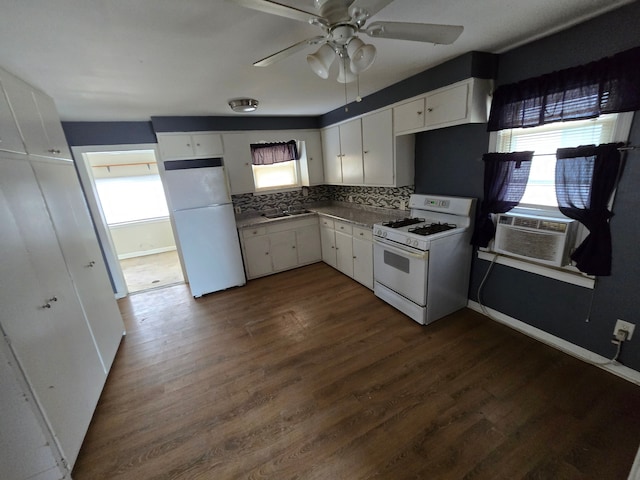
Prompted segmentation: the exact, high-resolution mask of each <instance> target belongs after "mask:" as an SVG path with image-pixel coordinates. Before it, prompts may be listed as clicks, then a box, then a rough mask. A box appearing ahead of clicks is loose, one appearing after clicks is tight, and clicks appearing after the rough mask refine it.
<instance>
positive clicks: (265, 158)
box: [251, 140, 299, 165]
mask: <svg viewBox="0 0 640 480" xmlns="http://www.w3.org/2000/svg"><path fill="white" fill-rule="evenodd" d="M298 158H299V157H298V146H297V144H296V141H295V140H289V141H288V142H278V143H252V144H251V163H253V164H254V165H273V164H274V163H282V162H290V161H291V160H298Z"/></svg>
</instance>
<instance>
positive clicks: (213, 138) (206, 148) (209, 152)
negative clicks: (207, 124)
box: [191, 133, 224, 157]
mask: <svg viewBox="0 0 640 480" xmlns="http://www.w3.org/2000/svg"><path fill="white" fill-rule="evenodd" d="M191 140H192V144H193V149H194V153H195V154H196V156H199V157H204V156H212V157H219V156H222V154H223V153H224V151H223V149H222V136H221V135H220V134H219V133H194V134H193V135H192V136H191Z"/></svg>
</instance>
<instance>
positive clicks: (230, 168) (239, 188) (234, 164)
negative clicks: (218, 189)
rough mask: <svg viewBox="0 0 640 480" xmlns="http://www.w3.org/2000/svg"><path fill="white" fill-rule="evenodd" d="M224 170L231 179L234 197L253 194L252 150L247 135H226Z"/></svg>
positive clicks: (223, 137)
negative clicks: (241, 194)
mask: <svg viewBox="0 0 640 480" xmlns="http://www.w3.org/2000/svg"><path fill="white" fill-rule="evenodd" d="M222 139H223V142H224V155H223V158H224V168H225V169H226V171H227V175H228V178H229V186H230V188H231V194H232V195H238V194H240V193H253V192H254V190H255V186H254V182H253V170H252V169H251V149H250V148H249V143H250V140H249V135H248V134H246V133H224V134H223V135H222Z"/></svg>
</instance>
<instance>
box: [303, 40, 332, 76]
mask: <svg viewBox="0 0 640 480" xmlns="http://www.w3.org/2000/svg"><path fill="white" fill-rule="evenodd" d="M334 58H336V52H335V51H334V50H333V47H331V45H329V44H327V43H325V44H324V45H322V46H321V47H320V48H319V49H318V51H317V52H316V53H312V54H310V55H307V63H308V64H309V66H310V67H311V70H313V73H315V74H316V75H318V76H319V77H320V78H324V79H325V80H326V79H327V78H329V67H331V63H332V62H333V59H334Z"/></svg>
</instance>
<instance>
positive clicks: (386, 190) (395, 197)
mask: <svg viewBox="0 0 640 480" xmlns="http://www.w3.org/2000/svg"><path fill="white" fill-rule="evenodd" d="M414 191H415V188H414V186H413V185H411V186H407V187H398V188H395V187H355V186H354V187H346V186H345V187H343V186H340V185H318V186H315V187H302V190H292V191H290V192H279V193H270V194H263V195H254V194H252V193H244V194H241V195H232V196H231V199H232V201H233V206H234V207H240V209H241V210H242V212H243V213H245V212H251V211H255V212H260V211H263V210H270V209H274V208H277V209H280V210H286V209H288V208H289V207H291V206H293V205H302V206H304V205H310V204H312V203H318V202H328V201H338V202H352V203H356V204H360V205H368V206H371V207H381V208H400V206H401V202H402V201H403V200H404V202H405V205H407V204H408V203H409V196H410V195H411V194H412V193H414Z"/></svg>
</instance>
